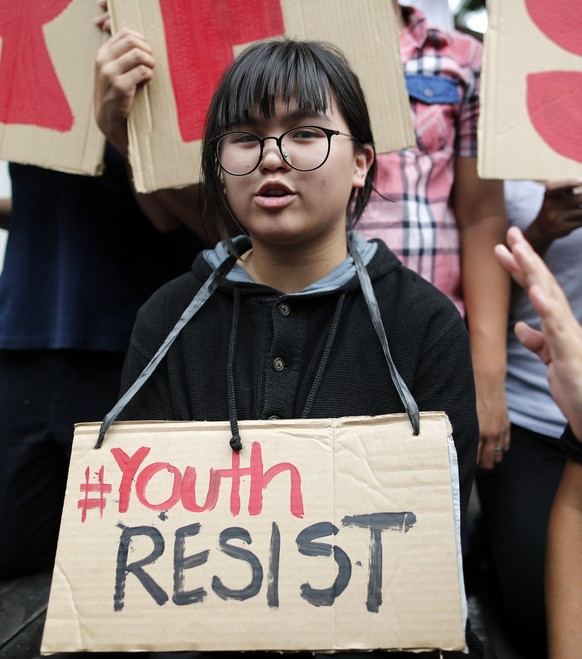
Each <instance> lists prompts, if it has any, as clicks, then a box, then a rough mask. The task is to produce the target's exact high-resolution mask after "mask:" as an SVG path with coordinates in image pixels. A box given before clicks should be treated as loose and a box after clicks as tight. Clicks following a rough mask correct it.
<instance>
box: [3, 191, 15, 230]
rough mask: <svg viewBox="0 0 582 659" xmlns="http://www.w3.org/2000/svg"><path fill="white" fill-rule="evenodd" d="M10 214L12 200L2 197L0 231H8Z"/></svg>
mask: <svg viewBox="0 0 582 659" xmlns="http://www.w3.org/2000/svg"><path fill="white" fill-rule="evenodd" d="M11 213H12V199H10V198H8V197H3V198H2V199H0V229H6V231H8V228H9V224H10V215H11Z"/></svg>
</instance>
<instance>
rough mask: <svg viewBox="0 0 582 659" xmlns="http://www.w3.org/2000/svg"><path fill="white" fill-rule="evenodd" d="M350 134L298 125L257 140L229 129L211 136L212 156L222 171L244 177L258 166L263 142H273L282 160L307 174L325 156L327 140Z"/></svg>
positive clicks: (251, 134)
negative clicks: (216, 159) (214, 149)
mask: <svg viewBox="0 0 582 659" xmlns="http://www.w3.org/2000/svg"><path fill="white" fill-rule="evenodd" d="M334 135H344V136H345V137H349V138H350V139H352V140H354V139H355V137H353V135H349V134H348V133H342V132H341V131H339V130H332V129H331V128H321V127H320V126H299V127H298V128H291V130H288V131H285V132H284V133H283V134H282V135H280V136H279V137H275V136H274V135H269V136H268V137H259V136H258V135H255V134H254V133H250V132H248V131H244V130H233V131H229V132H228V133H224V134H223V135H219V136H218V137H215V138H214V139H213V141H216V157H217V158H218V162H219V164H220V166H221V167H222V169H223V170H224V171H225V172H227V173H228V174H232V176H246V175H247V174H250V173H251V172H254V171H255V169H256V168H257V167H258V166H259V164H260V163H261V160H262V159H263V151H264V149H265V142H266V141H267V140H275V142H276V143H277V146H278V147H279V152H280V153H281V157H282V158H283V160H284V161H285V162H286V163H287V164H288V165H289V167H292V168H293V169H297V170H298V171H300V172H311V171H313V170H314V169H318V168H319V167H321V166H322V165H323V164H324V163H325V161H326V160H327V159H328V157H329V152H330V149H331V138H332V137H333V136H334Z"/></svg>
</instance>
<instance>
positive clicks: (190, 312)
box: [95, 256, 236, 449]
mask: <svg viewBox="0 0 582 659" xmlns="http://www.w3.org/2000/svg"><path fill="white" fill-rule="evenodd" d="M235 263H236V257H235V256H229V257H228V258H227V259H225V260H224V261H223V262H222V263H221V264H220V265H219V266H218V268H216V270H214V271H213V272H212V274H211V275H210V277H208V279H207V280H206V281H205V282H204V284H203V285H202V288H201V289H200V290H199V291H198V293H196V295H195V296H194V298H193V299H192V302H190V304H189V305H188V306H187V307H186V309H185V310H184V313H183V314H182V315H181V316H180V319H179V320H178V322H177V323H176V324H175V325H174V328H173V329H172V331H171V332H170V333H169V334H168V336H167V337H166V340H165V341H164V342H163V343H162V345H161V346H160V348H159V349H158V351H157V352H156V354H155V355H154V356H153V357H152V358H151V360H150V362H149V363H148V364H147V366H146V367H145V368H144V369H143V371H142V372H141V373H140V374H139V376H138V377H137V379H136V381H135V382H134V383H133V384H132V385H131V387H130V388H129V389H128V390H127V391H126V392H125V393H124V394H123V396H122V397H121V398H120V399H119V400H118V401H117V403H116V404H115V406H114V407H113V409H112V410H111V411H110V412H109V413H108V414H107V415H106V416H105V418H104V419H103V423H102V424H101V428H100V430H99V436H98V437H97V443H96V444H95V448H96V449H98V448H101V445H102V444H103V440H104V439H105V433H106V432H107V431H108V430H109V426H111V424H112V423H113V422H114V421H115V420H116V419H117V417H118V416H119V415H120V414H121V412H122V411H123V408H124V407H125V406H126V405H127V403H129V401H130V400H131V399H132V398H133V397H134V396H135V394H136V393H137V392H138V391H139V390H140V389H141V388H142V386H143V385H144V384H145V383H146V382H147V380H148V379H149V378H150V376H151V375H152V373H153V372H154V370H155V369H156V367H157V365H158V364H159V363H160V362H161V361H162V359H163V358H164V357H165V356H166V353H167V352H168V350H169V349H170V346H171V345H172V343H174V341H175V340H176V338H177V336H178V334H179V333H180V332H181V331H182V329H183V327H184V326H185V325H186V324H187V323H188V322H190V320H192V318H193V317H194V315H195V314H196V313H197V312H198V311H199V310H200V308H201V307H202V305H203V304H204V303H205V302H206V300H208V298H209V297H210V296H211V295H212V293H214V291H215V290H216V289H217V288H218V286H219V285H220V282H221V281H222V280H223V279H224V278H225V277H226V275H227V274H228V272H229V271H230V269H231V268H232V266H233V265H234V264H235Z"/></svg>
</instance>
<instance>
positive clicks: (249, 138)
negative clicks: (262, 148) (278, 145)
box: [230, 133, 257, 146]
mask: <svg viewBox="0 0 582 659" xmlns="http://www.w3.org/2000/svg"><path fill="white" fill-rule="evenodd" d="M230 142H231V144H237V145H240V146H244V145H250V146H254V145H255V144H257V138H256V137H255V136H254V135H253V134H252V133H233V134H232V135H231V136H230Z"/></svg>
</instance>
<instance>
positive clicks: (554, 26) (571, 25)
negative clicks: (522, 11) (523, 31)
mask: <svg viewBox="0 0 582 659" xmlns="http://www.w3.org/2000/svg"><path fill="white" fill-rule="evenodd" d="M525 6H526V7H527V11H528V13H529V15H530V17H531V19H532V21H533V22H534V23H535V24H536V25H537V26H538V27H539V28H540V30H541V31H542V32H543V33H544V34H545V35H546V36H547V37H548V39H551V40H552V41H553V42H554V43H557V44H558V46H560V47H561V48H563V49H564V50H567V51H568V52H570V53H574V54H575V55H582V39H581V38H580V34H581V33H582V12H581V11H580V8H579V7H574V5H573V3H572V0H551V1H550V0H526V2H525Z"/></svg>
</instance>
